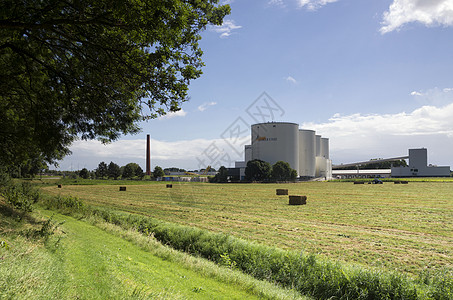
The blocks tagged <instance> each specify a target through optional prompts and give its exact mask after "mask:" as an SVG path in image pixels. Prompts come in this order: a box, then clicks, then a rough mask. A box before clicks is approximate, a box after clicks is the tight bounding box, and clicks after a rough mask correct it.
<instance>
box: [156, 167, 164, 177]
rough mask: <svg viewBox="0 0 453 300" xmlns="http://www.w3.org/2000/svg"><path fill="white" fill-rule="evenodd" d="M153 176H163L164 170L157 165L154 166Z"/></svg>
mask: <svg viewBox="0 0 453 300" xmlns="http://www.w3.org/2000/svg"><path fill="white" fill-rule="evenodd" d="M153 176H154V177H155V178H157V177H163V176H165V173H164V170H162V168H161V167H159V166H156V167H154V171H153Z"/></svg>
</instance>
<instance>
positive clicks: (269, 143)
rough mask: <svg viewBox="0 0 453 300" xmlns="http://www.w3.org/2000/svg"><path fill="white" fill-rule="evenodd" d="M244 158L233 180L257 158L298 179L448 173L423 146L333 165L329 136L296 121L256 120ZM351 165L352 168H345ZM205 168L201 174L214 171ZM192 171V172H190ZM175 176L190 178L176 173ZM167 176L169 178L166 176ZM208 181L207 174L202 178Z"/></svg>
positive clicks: (241, 176) (240, 177)
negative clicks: (383, 166)
mask: <svg viewBox="0 0 453 300" xmlns="http://www.w3.org/2000/svg"><path fill="white" fill-rule="evenodd" d="M244 153H245V157H244V160H243V161H236V163H235V167H234V168H228V175H229V176H230V178H235V179H234V180H243V179H244V178H245V168H246V166H247V163H248V162H249V161H251V160H254V159H259V160H262V161H265V162H268V163H269V164H271V165H273V164H275V163H276V162H278V161H284V162H287V163H288V164H289V165H290V166H291V168H292V169H294V170H296V171H297V174H298V178H299V179H300V180H312V179H320V180H323V179H324V180H330V179H343V178H375V177H380V178H384V177H449V176H450V172H451V171H450V167H449V166H443V167H438V166H433V165H428V151H427V149H426V148H419V149H409V155H407V156H400V157H393V158H386V159H374V160H369V161H363V162H356V163H348V164H341V165H335V166H333V165H332V160H331V159H330V155H329V139H328V138H326V137H322V136H321V135H317V134H316V132H315V131H314V130H307V129H300V128H299V124H296V123H290V122H268V123H258V124H254V125H252V126H251V144H250V145H245V148H244ZM403 159H404V160H406V159H408V160H409V163H408V166H398V167H393V166H392V167H391V169H360V167H362V166H366V165H369V164H376V163H383V162H395V161H401V160H403ZM347 168H352V169H347ZM207 171H209V167H208V168H207V169H206V171H205V172H204V173H202V174H200V175H215V172H207ZM150 173H151V168H150V137H149V135H148V136H147V158H146V174H150ZM187 173H188V172H182V173H181V172H173V173H170V174H168V175H175V176H179V175H184V174H187ZM191 174H193V173H191ZM176 178H177V179H178V180H185V179H187V180H189V179H190V180H192V179H193V178H190V177H187V178H183V177H176ZM167 179H168V178H167ZM204 179H205V180H206V181H207V177H206V178H204Z"/></svg>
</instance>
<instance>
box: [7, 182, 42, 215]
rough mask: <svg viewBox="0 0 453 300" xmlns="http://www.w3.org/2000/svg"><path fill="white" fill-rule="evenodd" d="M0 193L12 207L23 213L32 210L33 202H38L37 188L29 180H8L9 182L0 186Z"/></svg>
mask: <svg viewBox="0 0 453 300" xmlns="http://www.w3.org/2000/svg"><path fill="white" fill-rule="evenodd" d="M0 195H1V196H3V198H5V200H6V202H7V203H9V204H10V205H11V206H12V207H14V208H15V209H18V210H20V211H22V212H24V213H25V212H31V211H33V206H32V205H33V203H36V202H38V200H39V198H40V196H41V195H40V193H39V190H38V189H37V188H35V187H33V186H32V185H31V183H29V182H21V183H18V184H17V183H12V182H9V184H7V185H6V186H4V187H3V188H2V190H1V193H0Z"/></svg>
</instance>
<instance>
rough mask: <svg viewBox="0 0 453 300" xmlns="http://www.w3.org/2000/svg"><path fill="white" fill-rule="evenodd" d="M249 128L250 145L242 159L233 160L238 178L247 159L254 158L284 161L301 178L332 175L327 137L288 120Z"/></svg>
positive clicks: (243, 170) (329, 176)
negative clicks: (300, 127) (301, 127)
mask: <svg viewBox="0 0 453 300" xmlns="http://www.w3.org/2000/svg"><path fill="white" fill-rule="evenodd" d="M251 130H252V132H251V137H252V140H251V145H246V146H245V151H244V152H245V158H244V161H238V162H236V166H235V167H236V169H238V170H239V174H240V177H241V178H243V177H244V176H245V167H246V166H247V162H248V161H250V160H254V159H259V160H263V161H266V162H268V163H270V164H271V165H272V164H274V163H276V162H277V161H284V162H287V163H289V165H290V166H291V168H293V169H294V170H296V171H297V174H298V176H299V177H300V178H303V179H311V178H316V177H322V178H331V177H332V161H331V160H330V159H329V139H327V138H323V137H321V136H320V135H316V133H315V131H313V130H305V129H299V124H296V123H288V122H270V123H259V124H254V125H252V128H251Z"/></svg>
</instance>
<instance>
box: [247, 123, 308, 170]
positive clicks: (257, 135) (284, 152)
mask: <svg viewBox="0 0 453 300" xmlns="http://www.w3.org/2000/svg"><path fill="white" fill-rule="evenodd" d="M298 146H299V125H298V124H296V123H287V122H269V123H258V124H254V125H252V159H260V160H263V161H266V162H268V163H270V164H271V165H273V164H275V163H276V162H277V161H280V160H281V161H285V162H287V163H289V165H290V166H291V168H293V169H295V170H296V171H297V173H299V151H298Z"/></svg>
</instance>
